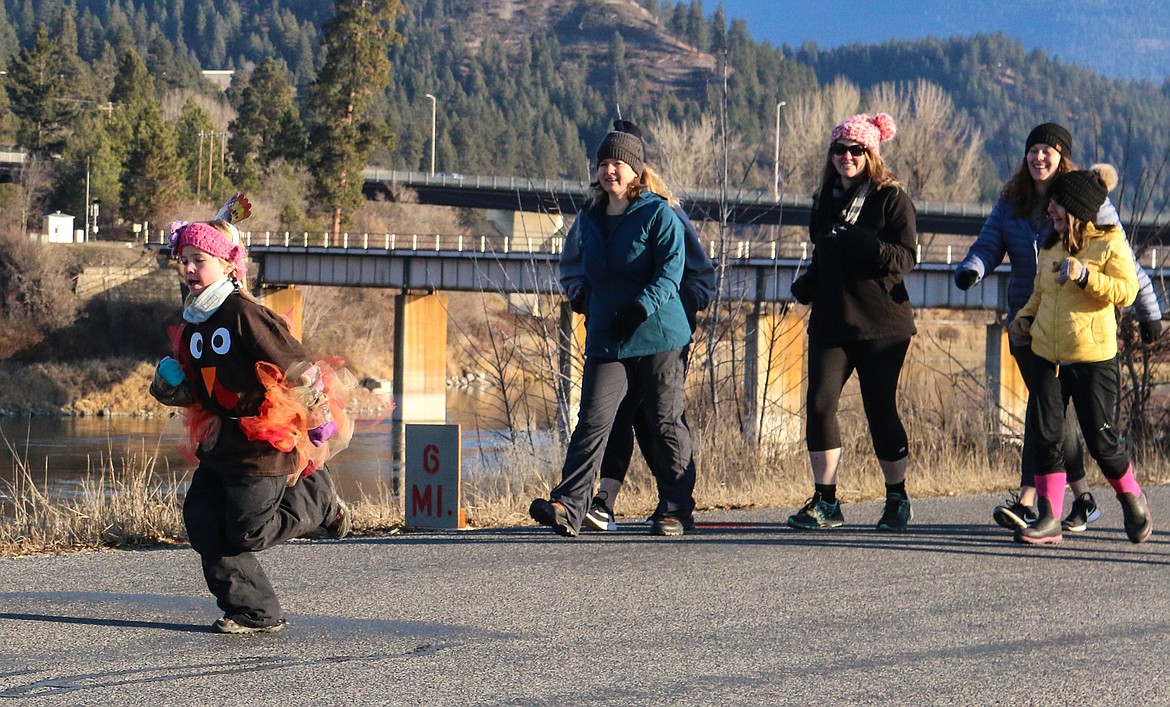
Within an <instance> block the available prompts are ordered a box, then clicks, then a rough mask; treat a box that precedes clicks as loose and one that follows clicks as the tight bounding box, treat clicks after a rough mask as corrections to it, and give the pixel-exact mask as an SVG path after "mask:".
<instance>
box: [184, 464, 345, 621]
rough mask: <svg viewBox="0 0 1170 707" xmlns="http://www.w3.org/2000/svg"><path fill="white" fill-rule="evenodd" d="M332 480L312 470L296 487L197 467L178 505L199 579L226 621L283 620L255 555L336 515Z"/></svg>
mask: <svg viewBox="0 0 1170 707" xmlns="http://www.w3.org/2000/svg"><path fill="white" fill-rule="evenodd" d="M333 497H334V490H333V479H332V478H331V477H330V476H329V470H328V469H318V470H317V471H316V473H314V474H312V475H310V476H308V477H305V478H303V479H301V480H300V481H298V482H297V484H296V485H295V486H288V485H287V484H286V483H285V478H284V477H283V476H275V477H274V476H240V475H238V474H233V473H231V471H230V470H223V469H214V468H208V467H205V466H202V465H200V467H199V468H198V469H196V470H195V474H194V476H193V477H192V479H191V488H190V489H188V490H187V498H186V500H185V501H184V502H183V522H184V524H185V525H186V526H187V537H188V538H189V539H190V540H191V547H192V549H194V550H195V552H198V553H199V557H200V559H201V560H202V563H203V578H204V579H205V580H206V581H207V588H208V589H210V590H211V593H212V594H213V595H215V600H216V603H217V604H218V605H219V608H220V609H222V610H223V613H224V615H225V616H227V617H228V618H231V619H233V620H235V621H237V622H239V623H242V624H245V625H250V626H270V625H272V624H275V623H277V622H279V621H280V620H281V619H282V618H283V613H282V611H281V608H280V602H279V601H278V600H277V598H276V591H275V590H274V589H273V587H272V584H271V583H270V582H269V581H268V576H267V575H266V574H265V573H264V568H263V567H261V566H260V562H259V560H258V559H257V558H256V555H255V553H257V552H260V551H261V550H265V549H267V548H270V547H273V546H274V545H278V544H280V543H282V542H284V541H285V540H289V539H291V538H296V537H300V536H302V535H305V534H307V533H309V532H312V531H313V530H315V529H316V528H318V527H320V526H321V525H322V524H323V523H324V522H325V521H326V519H328V518H330V517H331V516H332V514H333V513H334V512H335V509H334V508H333Z"/></svg>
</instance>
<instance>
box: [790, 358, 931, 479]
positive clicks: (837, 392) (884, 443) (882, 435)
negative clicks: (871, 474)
mask: <svg viewBox="0 0 1170 707" xmlns="http://www.w3.org/2000/svg"><path fill="white" fill-rule="evenodd" d="M909 348H910V339H909V338H904V339H903V338H891V339H872V340H869V341H854V342H850V343H847V344H827V343H823V342H821V341H819V340H818V339H817V338H816V337H814V336H810V337H809V339H808V393H807V395H806V397H805V411H806V415H807V420H806V422H805V442H806V444H807V445H808V450H809V451H810V452H823V451H827V450H829V449H839V448H840V447H841V428H840V427H839V426H838V424H837V406H838V404H839V403H840V402H841V389H842V388H844V387H845V382H846V381H848V380H849V376H851V375H853V371H857V382H858V383H859V384H860V386H861V403H862V406H863V407H864V408H865V419H866V420H867V421H868V422H869V435H870V439H871V440H872V442H873V451H874V453H875V454H877V458H878V459H880V460H882V461H886V462H896V461H900V460H902V459H905V458H906V456H907V455H908V453H909V450H908V449H907V447H908V444H909V443H908V441H907V438H906V428H905V427H903V426H902V418H901V417H899V416H898V378H899V376H901V374H902V363H903V362H904V361H905V360H906V351H907V350H909Z"/></svg>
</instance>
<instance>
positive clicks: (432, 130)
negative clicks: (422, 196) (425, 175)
mask: <svg viewBox="0 0 1170 707" xmlns="http://www.w3.org/2000/svg"><path fill="white" fill-rule="evenodd" d="M427 98H429V99H431V176H432V177H433V176H435V106H436V105H437V103H438V101H437V100H436V99H435V97H434V96H432V95H431V94H429V93H428V94H427Z"/></svg>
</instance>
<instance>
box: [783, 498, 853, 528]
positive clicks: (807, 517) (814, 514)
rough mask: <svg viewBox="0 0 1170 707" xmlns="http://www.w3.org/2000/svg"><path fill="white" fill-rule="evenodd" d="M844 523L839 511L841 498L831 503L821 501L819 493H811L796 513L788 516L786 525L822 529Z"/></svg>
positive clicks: (843, 517)
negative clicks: (806, 501)
mask: <svg viewBox="0 0 1170 707" xmlns="http://www.w3.org/2000/svg"><path fill="white" fill-rule="evenodd" d="M844 524H845V516H844V515H843V514H842V513H841V500H840V499H837V500H835V501H833V502H832V503H829V502H827V501H822V500H821V496H820V494H813V497H812V498H810V499H808V503H806V504H804V508H801V509H800V510H799V511H798V512H797V513H796V514H794V515H790V516H788V525H789V526H790V527H793V528H796V529H798V530H824V529H827V528H840V527H841V526H842V525H844Z"/></svg>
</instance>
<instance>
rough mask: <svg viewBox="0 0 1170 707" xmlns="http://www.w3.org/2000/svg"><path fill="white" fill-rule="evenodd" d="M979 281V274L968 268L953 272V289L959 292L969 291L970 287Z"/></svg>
mask: <svg viewBox="0 0 1170 707" xmlns="http://www.w3.org/2000/svg"><path fill="white" fill-rule="evenodd" d="M978 281H979V273H977V272H975V271H974V270H972V269H970V268H959V269H958V270H956V271H955V287H958V288H959V289H960V290H969V289H971V285H974V284H975V283H976V282H978Z"/></svg>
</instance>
